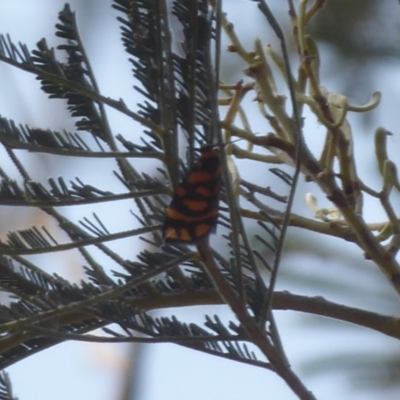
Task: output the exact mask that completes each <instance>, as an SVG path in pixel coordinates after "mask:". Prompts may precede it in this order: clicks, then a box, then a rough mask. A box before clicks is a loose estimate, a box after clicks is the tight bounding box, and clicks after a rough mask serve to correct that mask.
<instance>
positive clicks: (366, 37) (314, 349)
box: [0, 0, 400, 400]
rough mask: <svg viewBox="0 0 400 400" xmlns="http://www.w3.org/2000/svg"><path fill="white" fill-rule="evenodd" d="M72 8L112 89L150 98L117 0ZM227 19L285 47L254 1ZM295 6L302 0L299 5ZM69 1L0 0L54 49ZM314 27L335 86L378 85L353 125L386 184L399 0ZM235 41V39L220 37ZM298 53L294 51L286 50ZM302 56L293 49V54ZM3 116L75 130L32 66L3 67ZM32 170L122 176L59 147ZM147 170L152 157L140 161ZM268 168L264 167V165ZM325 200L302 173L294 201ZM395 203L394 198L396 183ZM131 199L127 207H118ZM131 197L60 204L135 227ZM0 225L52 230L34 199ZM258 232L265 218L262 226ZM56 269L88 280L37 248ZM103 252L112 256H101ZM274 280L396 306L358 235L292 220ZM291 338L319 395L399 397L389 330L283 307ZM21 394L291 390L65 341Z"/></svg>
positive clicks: (147, 398)
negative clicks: (139, 85)
mask: <svg viewBox="0 0 400 400" xmlns="http://www.w3.org/2000/svg"><path fill="white" fill-rule="evenodd" d="M69 3H70V5H71V8H72V9H73V10H75V11H76V14H77V20H78V25H79V27H80V33H81V36H82V40H83V42H84V43H85V44H86V50H87V53H88V55H89V58H90V59H91V62H92V67H93V69H94V71H95V73H96V76H97V79H98V84H99V86H100V88H101V90H102V92H103V94H104V95H106V96H110V97H112V98H115V99H118V98H123V99H124V101H125V103H126V104H127V105H128V106H130V107H132V108H135V107H136V104H137V102H138V101H140V100H141V99H140V98H138V97H137V96H136V95H135V92H134V90H133V89H132V86H133V85H134V83H135V82H134V81H133V79H132V76H131V72H130V64H129V62H128V61H127V57H126V56H125V53H124V51H123V48H122V46H121V43H120V30H119V26H118V22H117V21H116V17H117V15H118V14H117V12H116V11H115V10H113V9H112V8H111V2H110V1H109V0H87V1H79V0H75V1H70V2H69ZM225 3H226V4H225V5H224V9H225V11H226V12H227V14H228V19H229V20H230V21H231V22H233V23H234V25H235V29H236V31H237V33H238V35H239V37H240V38H241V39H242V41H243V44H244V45H245V46H246V47H247V49H249V50H251V48H252V46H253V43H254V39H255V38H256V37H258V38H260V39H261V41H262V42H263V43H264V44H265V45H267V44H268V43H270V44H271V45H272V46H273V47H274V48H275V49H277V50H279V43H278V42H277V40H276V38H275V36H274V34H273V32H272V31H271V29H270V28H269V27H268V25H267V24H266V22H265V20H264V19H263V17H262V15H261V14H260V13H259V12H258V9H257V7H256V5H255V3H254V2H252V1H249V0H230V1H225ZM268 3H269V4H270V7H271V8H272V9H273V10H274V12H275V13H276V14H275V15H276V17H277V19H278V20H279V22H280V23H281V26H282V28H283V29H284V30H285V32H286V34H287V36H288V37H289V36H290V25H289V20H288V14H287V4H286V3H287V2H286V1H282V0H272V1H269V2H268ZM296 3H297V2H296ZM63 6H64V1H61V0H35V1H31V0H18V1H11V0H3V1H1V2H0V27H1V28H0V32H1V33H3V34H5V33H9V34H10V35H11V38H12V40H13V42H14V43H16V42H22V43H26V44H27V45H28V48H30V49H32V48H34V47H35V45H36V43H37V42H38V41H39V40H40V39H41V38H42V37H45V38H46V39H47V42H48V44H49V45H50V46H56V45H57V44H58V43H59V41H58V39H57V38H55V36H54V31H55V28H54V25H55V23H56V22H57V15H58V12H59V11H60V10H61V9H62V8H63ZM310 34H311V35H312V36H313V37H314V39H315V40H316V41H317V42H318V45H319V50H320V56H321V60H322V61H321V81H322V84H323V85H324V86H325V87H326V89H327V90H329V91H332V92H337V93H341V94H343V95H345V96H347V97H348V98H349V101H350V102H351V103H354V104H362V103H365V102H367V101H368V98H369V96H370V94H371V92H373V91H375V90H379V91H381V92H382V102H381V105H380V106H379V107H378V109H376V110H374V111H373V112H371V113H368V114H352V115H350V116H349V122H350V123H351V126H352V129H353V134H354V140H355V147H356V157H357V159H358V170H359V173H360V176H361V178H362V179H363V180H364V182H365V183H366V184H368V185H370V186H371V187H373V188H375V189H376V190H379V188H380V178H379V172H378V169H377V165H376V161H375V158H374V147H373V144H374V131H375V129H376V128H377V127H378V126H383V127H385V128H386V129H388V130H389V131H391V132H392V133H393V135H392V136H391V137H389V139H388V141H389V146H388V147H389V157H390V158H391V159H392V160H395V161H396V159H398V157H396V154H397V153H398V152H399V150H400V139H399V127H400V113H399V111H398V108H399V104H400V79H399V77H400V41H399V37H400V5H399V3H398V1H397V0H386V1H379V0H352V1H348V0H327V1H326V5H325V7H324V9H323V11H322V12H321V13H320V14H319V15H318V16H317V18H315V21H314V22H313V23H312V25H311V27H310ZM224 43H225V44H227V42H226V41H225V42H224ZM291 50H292V51H293V50H294V49H293V48H292V49H291ZM292 62H293V65H296V63H297V59H296V55H295V54H294V53H293V54H292ZM222 63H223V71H222V78H223V79H224V81H225V82H229V83H236V82H237V81H238V80H240V79H242V78H243V72H242V71H243V68H245V66H244V64H243V63H242V62H241V61H240V60H239V59H238V57H237V56H236V55H235V54H232V53H226V54H224V55H223V59H222ZM0 87H1V96H0V114H1V116H4V117H7V118H11V119H13V120H15V121H16V122H17V123H22V124H28V125H29V126H33V127H41V128H44V129H45V128H50V129H55V130H62V129H66V130H74V125H73V122H72V120H71V119H70V118H69V115H68V113H67V111H66V110H65V104H64V103H63V102H62V101H60V100H52V101H49V100H48V99H47V97H46V96H45V95H44V94H43V93H41V91H40V90H39V84H38V82H37V81H36V80H35V79H34V77H33V76H32V75H30V74H28V73H25V72H21V71H18V70H16V69H15V68H12V67H10V66H8V65H5V64H1V63H0ZM248 107H249V108H248V116H249V119H250V123H251V126H252V129H253V131H254V132H260V133H265V132H266V131H267V130H268V128H266V127H265V126H264V125H263V124H264V123H265V122H264V120H262V119H261V118H260V116H259V114H258V112H257V108H256V107H255V105H254V104H253V105H252V104H251V102H249V103H248ZM307 115H309V114H307V113H306V114H305V116H306V120H305V130H304V133H305V135H306V140H307V143H308V144H309V145H310V147H311V149H312V150H313V151H315V152H316V153H317V152H318V151H319V150H320V149H321V146H322V143H323V137H324V130H323V129H322V127H321V126H320V125H319V124H318V123H316V121H315V118H314V117H313V116H311V115H310V116H309V119H307ZM109 116H110V121H111V125H112V128H113V129H114V133H116V134H117V133H123V134H124V135H126V137H128V138H129V137H132V136H133V135H136V137H139V135H140V128H139V127H137V126H135V125H133V124H132V123H131V121H129V120H127V119H126V118H124V117H121V116H119V115H118V114H116V113H115V112H109ZM20 156H21V158H22V159H23V160H24V162H25V165H26V166H27V168H28V169H29V171H30V172H31V173H32V175H33V176H34V177H35V179H38V180H39V179H40V180H42V181H43V180H46V179H47V178H50V177H53V178H57V177H58V176H63V177H64V178H65V180H66V181H68V179H73V178H74V177H76V176H79V177H81V175H82V174H84V177H85V182H87V183H92V184H93V185H95V186H96V185H97V186H99V187H100V188H102V189H106V188H107V189H108V190H115V191H118V190H122V188H121V187H120V185H119V183H118V182H116V179H115V178H114V176H113V172H112V171H113V169H115V165H114V163H113V162H112V161H104V160H102V161H99V160H93V159H92V160H82V159H71V158H65V159H64V158H62V157H52V156H50V155H35V154H26V153H24V152H21V153H20ZM0 159H1V160H2V163H1V167H2V168H4V169H5V170H6V171H7V172H9V173H10V174H11V175H12V176H15V177H17V174H16V172H15V171H14V167H13V165H12V164H11V163H10V162H9V161H8V160H7V159H6V157H5V155H4V153H3V152H2V150H1V153H0ZM140 163H141V168H144V169H147V170H148V171H149V174H150V173H151V171H153V170H154V168H155V166H154V165H151V164H149V165H147V164H146V163H143V161H142V160H141V161H140ZM261 168H267V166H262V167H261ZM240 173H241V174H242V177H244V178H245V177H246V175H247V176H251V175H254V164H252V163H248V164H245V163H242V164H240ZM308 192H312V193H313V194H314V195H316V196H317V198H318V200H319V205H320V207H329V206H330V204H329V203H328V201H327V200H326V199H325V197H324V196H323V195H322V194H321V192H320V191H318V189H317V188H316V187H315V185H313V184H312V183H305V182H304V181H302V180H300V185H299V188H298V191H297V199H296V204H295V207H294V211H295V212H296V213H298V214H302V215H304V216H306V217H309V218H311V217H312V213H311V211H310V210H309V209H308V208H307V207H306V205H305V194H306V193H308ZM392 196H393V204H399V203H398V201H399V196H398V194H397V193H394V194H393V195H392ZM124 206H126V207H125V210H124V212H122V211H121V210H122V209H123V207H124ZM129 207H132V204H131V203H130V202H126V203H124V205H123V206H121V207H115V208H117V209H115V210H114V209H113V210H110V209H109V208H107V205H102V206H99V208H98V209H97V208H96V209H95V210H93V209H92V208H91V209H89V210H88V209H87V208H85V207H81V208H74V209H72V208H71V209H67V208H66V209H65V210H64V212H65V215H67V216H68V217H70V218H72V219H73V220H75V221H77V220H79V219H80V218H82V217H83V216H87V215H88V214H89V213H91V212H93V211H96V212H98V213H99V215H100V216H101V218H102V220H103V221H104V222H105V223H106V226H108V227H111V228H114V229H115V230H122V229H131V228H132V224H133V223H134V219H133V218H131V219H129V218H126V215H127V212H128V210H129ZM0 218H1V221H2V223H1V230H0V235H1V236H2V237H3V236H4V234H5V233H6V232H7V231H8V230H11V229H21V228H26V227H29V226H32V225H39V226H42V225H45V226H48V227H50V228H53V229H54V223H53V221H51V220H48V217H47V216H46V215H45V214H43V213H41V212H38V211H34V210H31V209H20V208H18V209H12V208H6V207H2V208H1V209H0ZM365 219H366V220H367V221H368V222H381V221H384V220H385V219H386V217H385V215H384V213H383V211H382V210H381V209H380V207H379V205H378V204H377V203H376V202H374V201H372V200H370V199H368V198H366V199H365ZM254 229H256V228H254ZM113 246H114V247H113V249H114V250H115V249H116V250H118V251H119V252H120V253H121V254H122V255H124V256H125V257H127V258H131V259H132V258H134V256H135V254H136V253H137V251H138V247H137V246H140V244H139V243H138V242H134V243H132V241H129V240H128V241H127V240H125V241H119V242H117V243H115V244H113ZM33 260H34V261H35V262H37V263H38V264H39V265H41V266H43V268H44V269H46V270H48V271H50V272H57V273H58V274H59V275H61V276H64V277H66V278H67V279H70V280H75V281H79V280H80V279H82V278H83V274H82V269H81V265H82V263H83V260H82V259H81V258H80V257H79V254H76V253H65V256H64V255H63V256H62V257H60V256H59V255H57V254H51V255H48V256H46V257H36V258H33ZM105 262H106V261H105ZM277 289H279V290H290V291H293V292H294V293H297V294H304V295H309V296H323V297H325V298H326V299H328V300H332V301H336V302H338V303H343V304H346V305H351V306H356V307H360V308H363V309H367V310H371V311H377V312H381V313H384V314H392V315H398V311H397V310H398V298H397V296H396V295H395V293H394V291H393V289H392V288H391V286H390V285H389V284H388V283H387V282H386V280H385V278H384V277H383V276H382V275H381V274H380V273H379V271H378V270H377V268H376V267H375V266H374V265H373V264H372V263H371V262H368V261H365V260H364V259H363V255H362V253H361V251H360V250H359V249H357V248H356V247H355V246H354V245H352V244H349V243H345V242H343V241H342V240H338V239H334V238H330V237H325V236H322V235H316V234H313V233H306V232H303V231H300V230H298V229H295V228H293V229H290V230H289V236H288V241H287V245H286V251H285V256H284V260H283V264H282V268H281V271H280V276H279V280H278V287H277ZM216 313H221V314H222V316H224V315H225V314H224V313H226V311H225V308H223V307H212V308H211V307H208V308H206V307H198V308H196V309H192V308H191V309H187V310H186V309H179V310H170V314H171V315H172V314H176V315H178V316H179V317H181V318H182V319H185V320H191V321H193V322H198V323H202V322H203V320H204V314H211V315H213V314H216ZM230 317H231V316H230V315H229V314H228V313H226V318H227V319H229V318H230ZM276 318H277V322H278V327H279V328H280V332H281V334H282V339H283V344H284V347H285V349H286V351H287V354H288V357H289V360H290V361H291V364H292V367H293V368H294V370H295V371H296V372H298V373H299V374H300V376H301V377H302V378H303V379H304V382H305V383H306V385H307V386H308V388H309V389H310V390H312V391H313V393H314V394H315V396H316V397H317V398H319V399H327V400H333V399H338V398H340V399H355V400H357V399H367V400H368V399H381V398H385V399H398V398H399V393H400V386H399V382H400V380H399V374H400V345H399V343H398V342H397V341H395V340H394V339H391V338H387V337H384V336H382V335H380V334H378V333H375V332H373V331H368V330H366V329H361V328H358V327H356V326H351V325H349V324H344V323H338V322H335V321H331V320H328V319H323V318H316V317H312V316H309V315H303V314H299V313H294V312H289V311H286V312H284V311H279V312H277V313H276ZM8 372H9V373H10V375H11V379H12V382H13V384H14V391H15V393H16V395H17V396H18V397H19V399H20V400H28V399H29V400H30V399H41V400H54V399H57V400H67V399H68V400H70V399H74V400H83V399H85V400H90V399H96V400H137V399H139V400H158V399H160V398H165V399H172V398H173V399H174V400H180V399H182V400H183V399H187V398H190V399H191V400H200V399H204V398H207V399H209V400H213V399H221V398H229V399H231V400H239V399H257V398H270V399H288V400H290V399H294V396H293V394H292V393H291V392H290V391H289V390H288V389H287V388H286V386H285V384H284V383H283V382H282V381H280V379H279V378H277V377H276V376H275V375H274V374H272V373H270V372H268V371H265V370H261V369H257V368H255V367H250V366H246V365H240V364H237V363H234V362H230V361H226V360H222V359H218V358H213V357H211V356H208V355H205V354H201V353H196V352H194V351H191V350H188V349H184V348H181V347H178V346H172V345H167V344H162V345H161V344H160V345H152V346H150V345H144V346H136V345H135V346H130V345H123V344H121V345H104V344H87V343H84V344H83V343H74V342H68V343H64V344H62V345H59V346H56V347H54V348H51V349H49V350H46V351H44V352H41V353H39V354H37V355H34V356H32V357H30V358H28V359H26V360H24V361H22V362H20V363H18V364H16V365H14V366H12V367H10V368H9V369H8Z"/></svg>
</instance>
